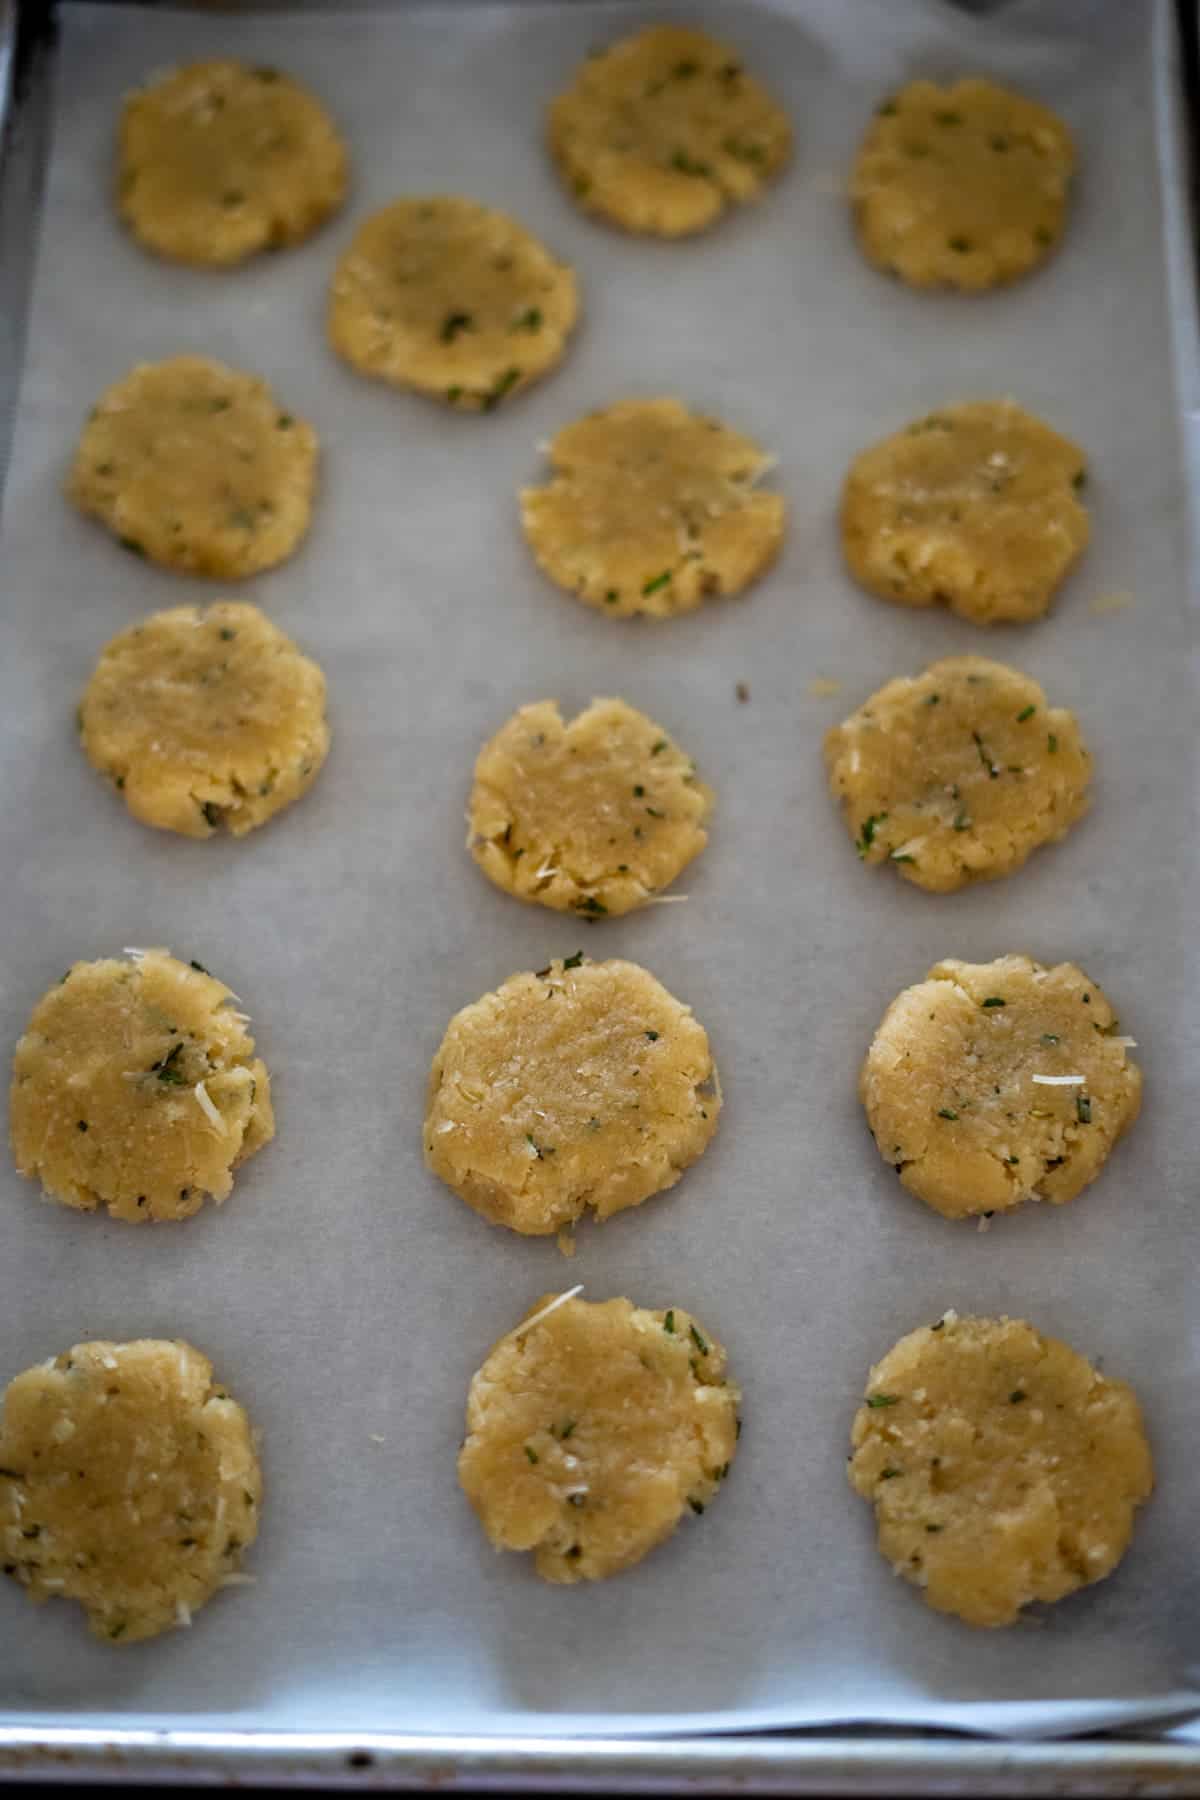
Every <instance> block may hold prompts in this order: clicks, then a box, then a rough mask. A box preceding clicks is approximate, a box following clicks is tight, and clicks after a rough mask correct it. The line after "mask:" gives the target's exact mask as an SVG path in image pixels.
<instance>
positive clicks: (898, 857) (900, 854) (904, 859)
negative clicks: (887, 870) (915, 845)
mask: <svg viewBox="0 0 1200 1800" xmlns="http://www.w3.org/2000/svg"><path fill="white" fill-rule="evenodd" d="M916 860H917V859H916V857H915V856H910V855H909V854H908V852H907V851H906V850H889V851H888V861H889V862H894V863H915V862H916Z"/></svg>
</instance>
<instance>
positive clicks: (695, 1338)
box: [688, 1325, 708, 1356]
mask: <svg viewBox="0 0 1200 1800" xmlns="http://www.w3.org/2000/svg"><path fill="white" fill-rule="evenodd" d="M688 1335H689V1336H690V1338H691V1340H692V1342H693V1344H695V1346H696V1348H697V1350H698V1351H699V1352H700V1354H701V1356H707V1355H708V1345H707V1344H706V1343H705V1341H704V1339H703V1337H702V1336H701V1335H700V1333H699V1332H698V1331H697V1330H696V1327H695V1326H694V1325H689V1326H688Z"/></svg>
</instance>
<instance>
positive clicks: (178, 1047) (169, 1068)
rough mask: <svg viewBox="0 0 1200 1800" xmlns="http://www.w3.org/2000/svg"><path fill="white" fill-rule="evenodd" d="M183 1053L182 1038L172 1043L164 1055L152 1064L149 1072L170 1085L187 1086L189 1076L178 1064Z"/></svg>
mask: <svg viewBox="0 0 1200 1800" xmlns="http://www.w3.org/2000/svg"><path fill="white" fill-rule="evenodd" d="M182 1054H183V1039H182V1038H180V1040H179V1042H178V1043H177V1044H172V1046H171V1048H170V1049H169V1050H168V1051H167V1054H166V1055H165V1056H164V1057H161V1058H160V1060H159V1061H158V1062H156V1063H152V1064H151V1066H150V1070H149V1073H150V1074H151V1075H157V1076H158V1079H159V1080H160V1081H162V1082H165V1083H166V1085H167V1086H168V1087H186V1086H187V1076H186V1075H185V1074H184V1073H183V1071H182V1070H181V1069H180V1068H178V1067H177V1066H176V1065H177V1063H178V1059H179V1057H180V1056H181V1055H182Z"/></svg>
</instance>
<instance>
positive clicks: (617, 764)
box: [467, 700, 713, 918]
mask: <svg viewBox="0 0 1200 1800" xmlns="http://www.w3.org/2000/svg"><path fill="white" fill-rule="evenodd" d="M712 798H713V797H712V791H711V789H709V788H707V787H705V785H704V783H703V782H702V781H701V780H700V779H699V777H698V776H697V774H696V765H695V764H694V763H693V762H692V760H691V758H690V757H689V756H688V755H687V754H686V752H685V751H683V750H681V749H679V747H678V746H677V745H676V744H673V743H672V742H671V740H670V738H669V737H668V736H667V735H666V733H665V731H664V730H663V728H662V726H661V725H656V724H655V723H654V721H653V719H648V718H647V717H646V715H645V714H644V713H640V712H637V711H635V710H634V708H633V707H631V706H627V705H626V704H625V702H624V701H623V700H593V701H592V704H591V705H590V706H589V707H588V709H587V711H586V712H581V713H580V714H578V716H577V717H576V718H574V719H572V720H571V722H570V724H569V725H564V724H563V720H562V715H561V713H560V712H559V710H558V706H557V704H556V703H555V702H554V701H553V700H541V701H538V702H537V704H536V705H533V706H523V707H522V708H521V710H520V711H519V712H518V713H515V714H514V715H513V717H512V718H511V719H510V720H509V721H508V723H507V725H504V726H503V727H502V728H501V729H500V730H499V731H498V732H497V733H496V736H495V737H494V738H492V740H491V742H490V743H487V744H485V745H484V747H483V749H482V750H481V751H480V752H479V757H478V760H477V762H476V764H475V785H474V787H473V788H472V790H471V803H470V807H469V809H468V813H467V824H468V833H467V848H468V849H469V850H470V852H471V854H472V855H473V856H474V858H475V860H476V862H477V863H478V864H479V866H480V868H481V869H482V870H483V872H484V874H485V875H487V876H488V877H489V878H490V879H491V880H492V881H494V882H495V883H496V886H497V887H500V888H503V889H504V890H505V892H506V893H509V894H515V895H516V896H517V898H518V899H521V900H533V901H536V902H537V903H538V905H539V906H549V907H553V908H554V909H555V911H557V912H571V911H574V912H578V913H582V914H583V915H584V916H585V917H587V918H599V917H602V916H603V915H604V914H606V913H609V914H613V915H616V914H618V913H627V912H631V911H632V910H633V908H634V907H636V906H644V905H645V903H646V901H647V900H649V899H651V898H652V897H653V896H654V895H655V894H657V893H658V892H660V891H661V889H663V888H665V887H669V886H670V884H671V883H672V882H673V881H674V879H675V877H676V876H677V875H678V874H679V872H680V870H681V869H683V868H685V867H686V865H687V864H688V863H690V862H691V860H692V858H693V857H694V856H698V855H699V853H700V851H701V850H703V848H704V846H705V844H706V843H707V842H708V834H707V832H706V831H705V829H704V826H705V821H706V820H707V818H708V815H709V813H710V811H711V810H712Z"/></svg>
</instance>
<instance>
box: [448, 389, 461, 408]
mask: <svg viewBox="0 0 1200 1800" xmlns="http://www.w3.org/2000/svg"><path fill="white" fill-rule="evenodd" d="M446 398H447V400H448V401H449V402H450V404H451V406H456V405H457V404H458V402H459V401H460V400H461V399H462V389H461V388H460V387H448V388H447V389H446Z"/></svg>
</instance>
